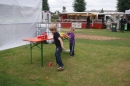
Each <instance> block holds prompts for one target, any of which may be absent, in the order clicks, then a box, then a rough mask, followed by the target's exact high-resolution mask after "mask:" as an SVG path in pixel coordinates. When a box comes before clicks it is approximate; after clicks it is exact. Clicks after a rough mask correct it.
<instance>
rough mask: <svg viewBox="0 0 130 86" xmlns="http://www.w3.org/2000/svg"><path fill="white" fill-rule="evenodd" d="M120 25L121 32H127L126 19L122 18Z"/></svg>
mask: <svg viewBox="0 0 130 86" xmlns="http://www.w3.org/2000/svg"><path fill="white" fill-rule="evenodd" d="M120 24H121V32H124V30H125V24H126V19H125V17H122V18H121V20H120Z"/></svg>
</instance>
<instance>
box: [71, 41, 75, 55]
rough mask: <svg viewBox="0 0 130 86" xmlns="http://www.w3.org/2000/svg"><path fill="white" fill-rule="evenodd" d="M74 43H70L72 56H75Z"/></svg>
mask: <svg viewBox="0 0 130 86" xmlns="http://www.w3.org/2000/svg"><path fill="white" fill-rule="evenodd" d="M74 46H75V44H74V43H70V56H74Z"/></svg>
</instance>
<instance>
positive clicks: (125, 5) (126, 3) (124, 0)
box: [117, 0, 130, 12]
mask: <svg viewBox="0 0 130 86" xmlns="http://www.w3.org/2000/svg"><path fill="white" fill-rule="evenodd" d="M129 9H130V0H117V10H118V11H120V12H125V10H129Z"/></svg>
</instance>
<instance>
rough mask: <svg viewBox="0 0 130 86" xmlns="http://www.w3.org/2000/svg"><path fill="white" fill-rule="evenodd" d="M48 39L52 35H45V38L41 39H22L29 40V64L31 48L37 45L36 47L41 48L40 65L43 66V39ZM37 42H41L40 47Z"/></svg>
mask: <svg viewBox="0 0 130 86" xmlns="http://www.w3.org/2000/svg"><path fill="white" fill-rule="evenodd" d="M50 39H53V36H47V38H46V39H41V38H37V37H35V38H25V39H23V41H28V42H30V55H31V64H32V48H33V47H34V46H37V47H38V48H40V49H41V66H43V43H42V42H43V41H46V40H50ZM38 44H41V47H39V46H38Z"/></svg>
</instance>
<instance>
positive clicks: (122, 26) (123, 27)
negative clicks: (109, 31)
mask: <svg viewBox="0 0 130 86" xmlns="http://www.w3.org/2000/svg"><path fill="white" fill-rule="evenodd" d="M124 30H125V25H124V24H122V25H121V32H124Z"/></svg>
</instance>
